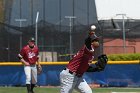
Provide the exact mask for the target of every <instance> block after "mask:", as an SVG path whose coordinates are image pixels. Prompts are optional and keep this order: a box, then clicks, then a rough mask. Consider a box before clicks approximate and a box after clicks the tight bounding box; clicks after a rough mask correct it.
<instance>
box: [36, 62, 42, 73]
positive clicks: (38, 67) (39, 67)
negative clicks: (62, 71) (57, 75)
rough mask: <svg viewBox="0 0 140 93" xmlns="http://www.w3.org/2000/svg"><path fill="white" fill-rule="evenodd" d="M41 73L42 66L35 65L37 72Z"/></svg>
mask: <svg viewBox="0 0 140 93" xmlns="http://www.w3.org/2000/svg"><path fill="white" fill-rule="evenodd" d="M41 73H42V67H41V65H40V64H39V65H37V74H41Z"/></svg>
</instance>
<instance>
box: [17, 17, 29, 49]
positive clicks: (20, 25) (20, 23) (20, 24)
mask: <svg viewBox="0 0 140 93" xmlns="http://www.w3.org/2000/svg"><path fill="white" fill-rule="evenodd" d="M15 21H18V22H19V27H20V30H21V27H22V22H23V21H27V20H26V19H15ZM19 39H20V50H21V48H22V32H21V35H20V38H19Z"/></svg>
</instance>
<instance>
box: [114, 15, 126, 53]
mask: <svg viewBox="0 0 140 93" xmlns="http://www.w3.org/2000/svg"><path fill="white" fill-rule="evenodd" d="M116 15H121V16H122V30H123V31H122V32H123V53H126V37H125V20H124V17H125V16H126V14H116Z"/></svg>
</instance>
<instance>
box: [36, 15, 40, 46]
mask: <svg viewBox="0 0 140 93" xmlns="http://www.w3.org/2000/svg"><path fill="white" fill-rule="evenodd" d="M38 16H39V12H37V15H36V25H35V41H36V45H38V33H37V31H38V25H37V22H38Z"/></svg>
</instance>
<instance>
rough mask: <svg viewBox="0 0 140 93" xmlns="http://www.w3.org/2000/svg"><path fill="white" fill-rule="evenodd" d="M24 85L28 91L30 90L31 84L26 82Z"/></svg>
mask: <svg viewBox="0 0 140 93" xmlns="http://www.w3.org/2000/svg"><path fill="white" fill-rule="evenodd" d="M26 87H27V91H28V93H30V92H31V84H26Z"/></svg>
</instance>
